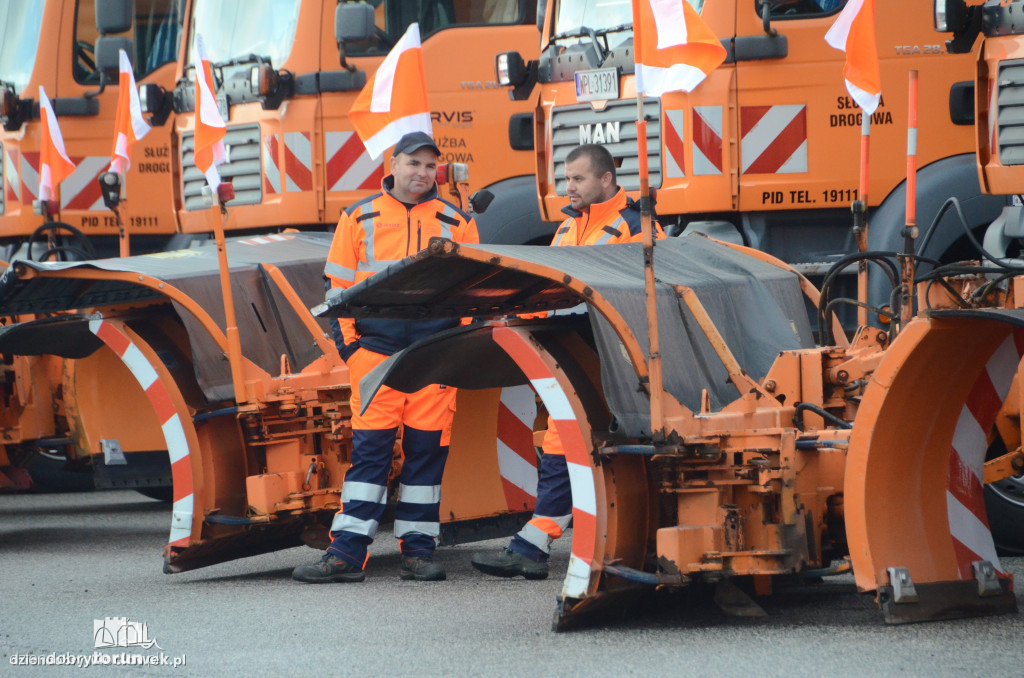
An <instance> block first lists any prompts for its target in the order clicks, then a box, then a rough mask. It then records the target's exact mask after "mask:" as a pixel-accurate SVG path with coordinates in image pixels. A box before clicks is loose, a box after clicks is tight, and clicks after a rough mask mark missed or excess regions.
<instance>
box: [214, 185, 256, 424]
mask: <svg viewBox="0 0 1024 678" xmlns="http://www.w3.org/2000/svg"><path fill="white" fill-rule="evenodd" d="M230 186H231V184H221V185H220V187H218V189H217V194H218V195H217V203H218V204H219V206H220V212H221V214H222V215H223V217H224V218H223V220H221V219H217V218H214V220H213V233H214V237H215V238H216V241H217V263H218V264H219V266H220V292H221V296H222V297H223V299H224V334H225V335H226V336H227V339H228V365H229V366H230V368H231V383H232V385H233V386H234V389H235V402H237V403H238V404H239V405H241V404H243V403H245V402H247V401H248V400H249V398H248V397H247V396H246V392H245V378H244V376H243V373H242V341H241V339H240V338H239V336H238V322H237V321H236V320H235V298H234V295H233V294H232V292H231V276H230V274H229V271H228V252H227V247H226V245H225V243H224V223H225V222H226V221H227V219H228V207H227V205H226V204H225V202H226V201H227V200H229V199H230V197H226V196H228V194H229V193H230V194H233V193H234V189H233V188H231V187H230ZM225 187H227V188H225ZM222 188H224V190H223V191H222V190H221V189H222ZM222 194H223V195H224V196H225V197H222Z"/></svg>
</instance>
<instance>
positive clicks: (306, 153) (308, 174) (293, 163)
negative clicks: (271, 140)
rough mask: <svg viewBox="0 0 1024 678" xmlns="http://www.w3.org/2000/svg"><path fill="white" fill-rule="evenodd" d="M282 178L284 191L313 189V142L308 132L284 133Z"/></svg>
mask: <svg viewBox="0 0 1024 678" xmlns="http://www.w3.org/2000/svg"><path fill="white" fill-rule="evenodd" d="M284 179H285V190H286V191H312V190H313V144H312V143H311V142H310V140H309V133H308V132H286V133H285V135H284Z"/></svg>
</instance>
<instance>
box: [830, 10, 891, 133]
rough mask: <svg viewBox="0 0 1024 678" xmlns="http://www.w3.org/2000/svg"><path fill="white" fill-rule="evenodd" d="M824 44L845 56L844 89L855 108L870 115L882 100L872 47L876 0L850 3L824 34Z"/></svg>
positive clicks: (875, 57)
mask: <svg viewBox="0 0 1024 678" xmlns="http://www.w3.org/2000/svg"><path fill="white" fill-rule="evenodd" d="M825 42H827V43H828V44H829V45H831V46H832V47H835V48H836V49H838V50H841V51H843V52H846V66H845V67H844V68H843V78H844V79H845V80H846V89H847V91H848V92H849V93H850V96H851V97H853V100H854V101H856V102H857V105H859V106H860V107H861V108H862V109H864V112H865V113H867V114H868V115H871V114H872V113H874V112H875V109H876V108H878V102H879V101H880V100H881V98H882V77H881V75H880V74H879V71H878V48H877V46H876V44H875V0H849V2H847V3H846V7H844V8H843V11H842V12H840V13H839V16H838V17H836V21H835V23H834V24H832V28H830V29H828V33H826V34H825Z"/></svg>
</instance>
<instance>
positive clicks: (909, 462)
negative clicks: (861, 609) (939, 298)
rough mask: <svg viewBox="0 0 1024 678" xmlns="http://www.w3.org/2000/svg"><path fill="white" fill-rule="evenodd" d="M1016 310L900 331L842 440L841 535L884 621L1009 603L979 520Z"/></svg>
mask: <svg viewBox="0 0 1024 678" xmlns="http://www.w3.org/2000/svg"><path fill="white" fill-rule="evenodd" d="M1022 328H1024V310H1010V311H997V310H986V311H936V312H933V313H932V314H931V315H930V316H926V317H921V318H918V319H915V320H914V321H912V322H911V323H909V324H908V325H907V327H906V328H904V330H903V331H902V332H901V333H900V335H899V336H898V337H897V339H896V341H894V342H893V344H892V346H891V347H890V348H889V350H888V352H887V354H886V355H885V358H884V359H883V361H882V362H881V364H880V365H879V366H878V369H877V370H876V371H875V372H874V375H873V376H872V377H871V379H870V383H869V385H868V387H867V389H866V390H865V393H864V397H863V399H862V401H861V406H860V410H859V412H858V415H857V419H856V421H855V424H854V428H853V433H852V436H851V439H850V449H849V455H848V461H847V470H846V478H845V492H844V494H845V501H846V533H847V539H848V543H849V547H850V558H851V561H852V563H853V569H854V573H855V576H856V581H857V586H858V587H859V588H860V589H861V590H865V591H877V598H878V602H879V604H880V605H881V607H882V609H883V611H884V613H885V616H886V620H887V621H889V622H893V623H901V622H909V621H917V620H922V619H944V618H958V617H964V616H975V615H983V614H986V615H987V614H998V613H1000V612H1013V611H1015V610H1016V607H1017V606H1016V598H1015V597H1014V593H1013V580H1012V578H1011V577H1010V576H1009V575H1007V574H1005V573H1004V570H1003V569H1002V567H1001V565H1000V563H999V557H998V556H997V555H996V549H995V545H994V544H993V540H992V534H991V532H990V530H989V525H988V519H987V517H986V510H985V501H984V494H983V487H984V486H983V482H982V478H983V465H984V462H985V456H986V453H987V451H988V448H989V444H990V441H991V439H992V438H991V436H992V432H993V430H994V424H995V421H996V417H997V415H998V414H999V412H1000V409H1001V408H1002V406H1003V403H1004V401H1005V400H1006V399H1007V396H1008V395H1009V391H1010V389H1011V385H1012V384H1015V383H1019V380H1016V381H1015V379H1014V377H1015V375H1016V374H1017V372H1018V370H1019V369H1020V363H1021V355H1022V353H1024V329H1022Z"/></svg>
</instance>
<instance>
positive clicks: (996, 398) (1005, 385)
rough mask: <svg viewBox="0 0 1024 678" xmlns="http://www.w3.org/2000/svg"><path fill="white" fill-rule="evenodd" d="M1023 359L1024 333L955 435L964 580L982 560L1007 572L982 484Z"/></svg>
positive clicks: (989, 376) (955, 515) (977, 387)
mask: <svg viewBox="0 0 1024 678" xmlns="http://www.w3.org/2000/svg"><path fill="white" fill-rule="evenodd" d="M1021 355H1024V331H1020V330H1017V331H1015V332H1013V334H1011V335H1010V336H1009V337H1007V338H1006V341H1004V342H1003V343H1002V344H1001V345H1000V346H999V348H998V349H996V352H995V353H994V354H992V357H991V358H990V359H989V361H988V364H987V365H985V369H984V370H983V371H982V373H981V376H980V377H978V381H977V382H976V383H975V384H974V386H973V387H972V388H971V391H970V394H969V395H968V396H967V402H966V403H965V404H964V407H963V410H961V412H960V418H959V419H958V420H957V424H956V430H955V431H954V432H953V447H952V448H951V449H950V452H949V484H948V487H947V489H946V511H947V515H948V516H949V533H950V535H952V537H953V550H954V551H955V552H956V560H957V566H958V567H959V569H960V578H961V579H972V578H973V577H974V573H973V570H972V568H971V563H973V562H975V561H978V560H987V561H989V562H990V563H992V565H993V566H994V567H995V568H996V570H998V571H1000V572H1002V571H1003V570H1002V567H1001V566H1000V564H999V556H998V555H996V547H995V544H994V543H993V541H992V532H991V530H990V528H989V524H988V514H987V512H986V510H985V493H984V485H983V483H982V478H983V468H984V465H985V453H986V452H987V451H988V433H989V431H991V430H992V426H993V425H994V424H995V421H996V415H997V414H998V413H999V409H1000V408H1001V407H1002V405H1003V401H1004V400H1005V399H1006V395H1007V394H1008V393H1009V392H1010V385H1011V384H1012V383H1013V376H1014V374H1016V372H1017V364H1018V363H1019V362H1020V360H1021Z"/></svg>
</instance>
